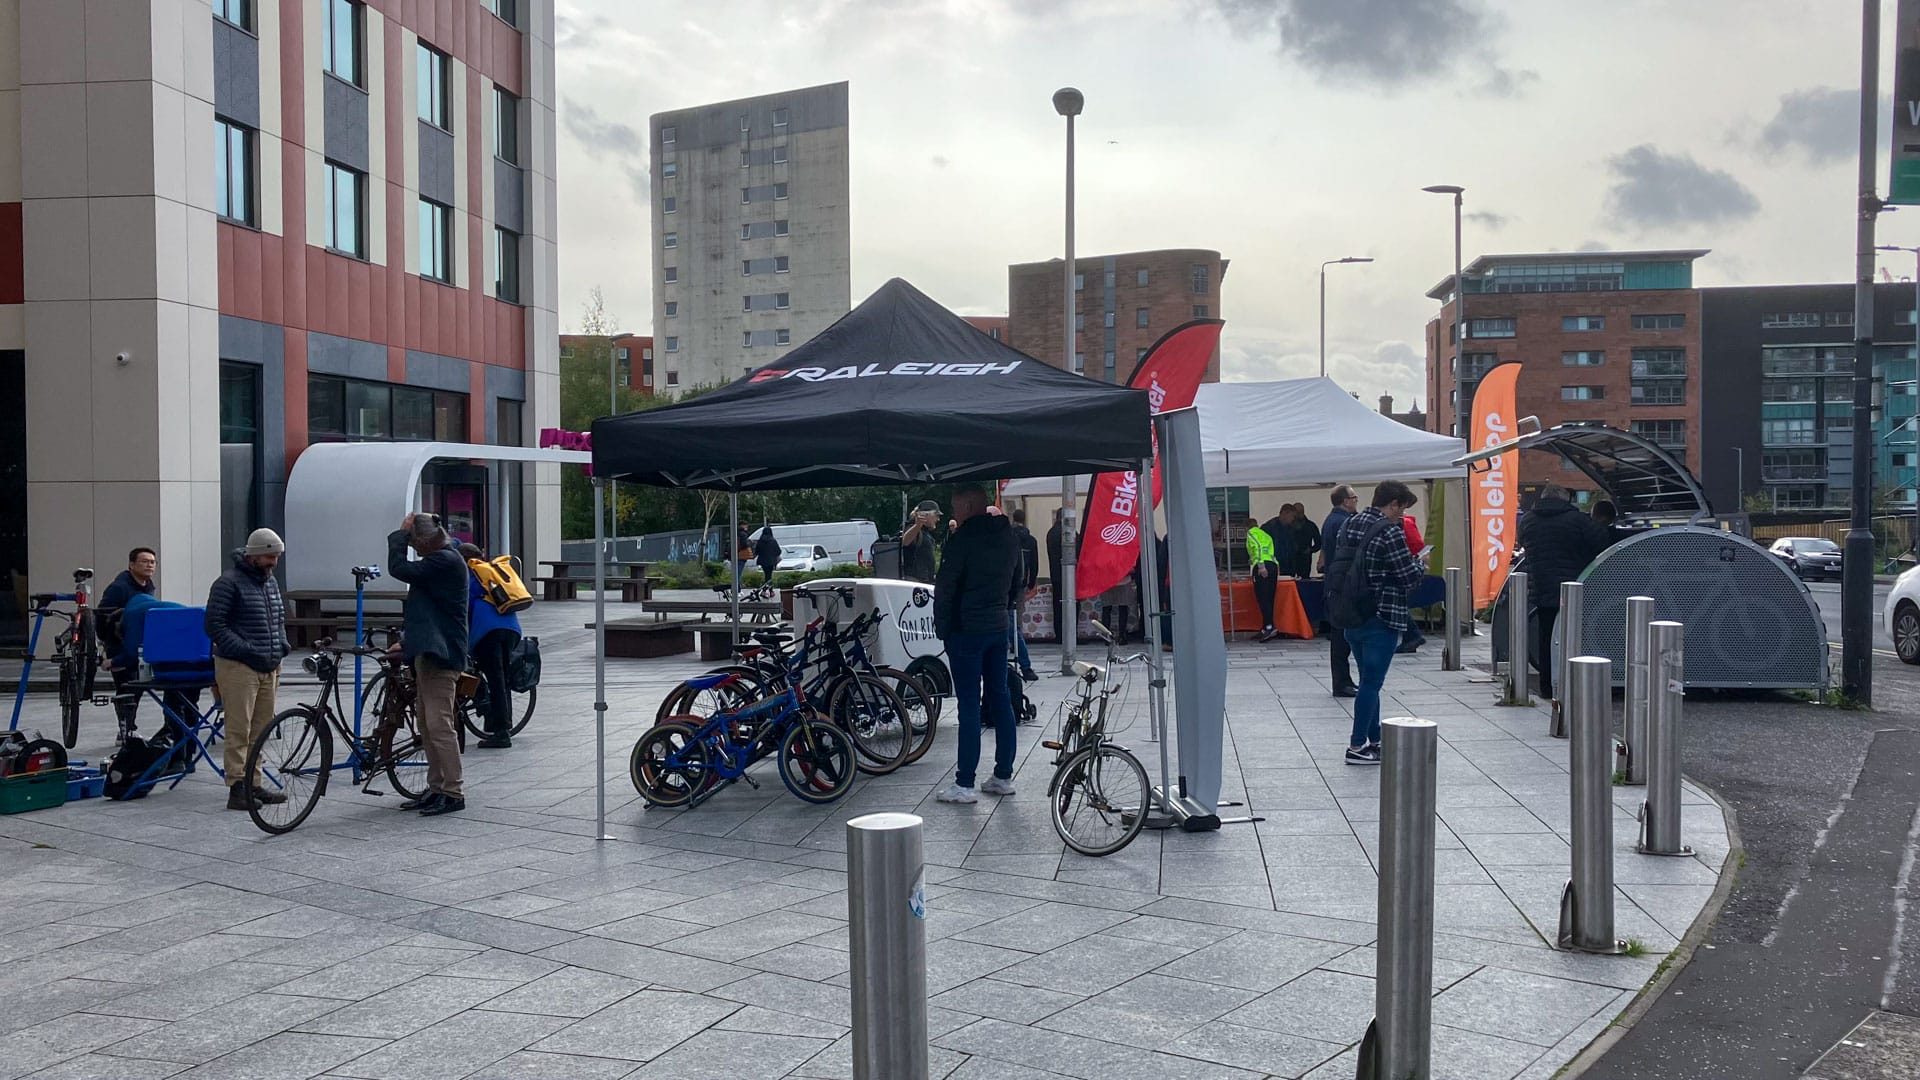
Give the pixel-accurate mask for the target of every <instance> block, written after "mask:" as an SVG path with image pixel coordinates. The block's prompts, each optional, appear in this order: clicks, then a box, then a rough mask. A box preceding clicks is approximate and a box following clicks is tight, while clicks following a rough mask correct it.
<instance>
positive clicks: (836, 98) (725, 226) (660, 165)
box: [651, 82, 852, 393]
mask: <svg viewBox="0 0 1920 1080" xmlns="http://www.w3.org/2000/svg"><path fill="white" fill-rule="evenodd" d="M651 139H652V147H653V164H652V170H653V239H654V243H653V259H654V263H653V333H654V338H655V340H656V341H657V342H658V344H657V346H656V348H657V350H658V352H657V360H658V363H659V366H660V372H659V377H658V379H657V382H656V386H657V388H658V389H659V391H660V392H662V393H671V392H673V391H674V390H675V389H677V388H682V387H691V386H700V385H708V384H715V383H724V382H731V381H732V380H734V379H737V378H739V377H740V376H741V375H743V374H745V373H746V372H749V371H752V370H753V369H754V368H757V367H760V366H761V365H763V364H767V363H769V362H771V361H773V360H777V359H779V357H780V356H781V355H782V354H783V353H785V352H786V351H787V349H789V348H791V347H792V346H794V345H798V344H800V343H801V342H803V341H806V340H807V339H808V338H810V337H812V336H813V335H815V334H817V333H819V332H820V331H822V330H824V329H826V328H827V327H828V326H831V325H832V324H833V322H834V321H835V320H837V319H838V318H840V316H842V315H845V314H846V313H847V311H848V310H849V309H850V308H851V307H852V295H851V290H852V285H851V272H850V267H851V257H850V253H849V248H850V242H851V241H850V231H851V230H850V226H851V218H850V215H849V211H848V201H849V200H848V166H847V84H846V83H843V82H842V83H832V84H830V85H827V86H816V87H812V88H810V89H806V90H792V91H787V92H784V93H778V94H768V95H766V96H764V97H756V98H745V99H742V100H739V101H727V102H722V103H720V104H718V105H702V106H699V107H697V108H692V109H681V110H679V111H677V112H666V113H657V114H655V115H654V117H653V119H652V124H651Z"/></svg>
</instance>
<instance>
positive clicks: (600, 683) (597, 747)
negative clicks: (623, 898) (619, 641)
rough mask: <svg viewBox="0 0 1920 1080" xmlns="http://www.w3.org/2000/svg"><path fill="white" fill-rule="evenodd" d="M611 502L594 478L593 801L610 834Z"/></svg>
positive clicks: (597, 832)
mask: <svg viewBox="0 0 1920 1080" xmlns="http://www.w3.org/2000/svg"><path fill="white" fill-rule="evenodd" d="M606 501H607V489H606V481H604V480H602V479H601V478H600V477H598V476H596V477H594V478H593V532H594V537H593V802H594V820H595V822H596V823H597V824H596V826H595V829H594V836H595V837H596V838H597V839H600V840H611V839H613V837H611V836H608V835H607V548H606V539H607V523H606V518H605V516H604V515H605V513H606Z"/></svg>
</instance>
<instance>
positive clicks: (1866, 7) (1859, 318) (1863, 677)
mask: <svg viewBox="0 0 1920 1080" xmlns="http://www.w3.org/2000/svg"><path fill="white" fill-rule="evenodd" d="M1879 119H1880V0H1861V4H1860V191H1859V197H1858V202H1857V203H1856V205H1855V222H1854V226H1855V236H1854V241H1855V248H1854V270H1855V273H1854V289H1853V508H1852V511H1853V512H1852V514H1851V515H1849V516H1850V519H1851V520H1850V521H1849V522H1848V527H1847V540H1846V546H1845V551H1844V554H1843V555H1842V561H1841V572H1840V575H1841V576H1840V689H1841V692H1842V693H1844V694H1846V695H1847V696H1848V697H1850V698H1852V699H1853V700H1854V701H1856V702H1858V703H1859V704H1861V705H1868V706H1870V705H1872V704H1873V570H1874V567H1873V518H1872V514H1873V431H1872V427H1871V425H1872V423H1873V261H1874V257H1873V248H1874V244H1873V229H1874V224H1875V219H1876V218H1877V217H1878V216H1879V213H1880V207H1881V202H1880V196H1879V194H1878V192H1877V191H1876V189H1875V187H1874V179H1875V177H1874V170H1875V167H1876V166H1875V158H1876V153H1875V151H1876V150H1877V146H1878V144H1877V142H1876V139H1875V136H1876V132H1875V130H1874V129H1875V128H1876V127H1877V126H1878V124H1879Z"/></svg>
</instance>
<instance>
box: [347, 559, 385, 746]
mask: <svg viewBox="0 0 1920 1080" xmlns="http://www.w3.org/2000/svg"><path fill="white" fill-rule="evenodd" d="M379 576H380V568H379V567H378V566H356V567H354V568H353V647H354V650H355V651H354V654H353V737H354V738H355V739H359V738H360V709H361V706H362V704H363V702H362V701H361V697H360V694H361V690H360V688H361V685H362V683H361V680H360V665H361V662H362V661H363V660H364V659H365V658H364V657H362V656H361V655H360V652H359V650H361V649H364V648H366V646H367V640H366V638H367V582H369V581H373V580H374V579H376V578H378V577H379Z"/></svg>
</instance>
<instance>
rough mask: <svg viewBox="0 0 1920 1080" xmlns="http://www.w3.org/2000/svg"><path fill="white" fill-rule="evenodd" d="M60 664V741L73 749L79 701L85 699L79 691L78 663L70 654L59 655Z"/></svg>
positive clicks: (78, 729)
mask: <svg viewBox="0 0 1920 1080" xmlns="http://www.w3.org/2000/svg"><path fill="white" fill-rule="evenodd" d="M56 662H57V663H58V664H59V665H60V741H61V742H63V743H65V744H67V749H69V750H71V749H73V744H75V743H77V742H79V741H80V703H81V702H82V701H85V700H86V696H85V695H84V694H82V693H81V689H82V687H81V675H80V665H79V663H78V661H77V659H76V658H75V657H74V656H72V655H71V654H69V655H67V656H62V657H59V658H58V660H57V661H56Z"/></svg>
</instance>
